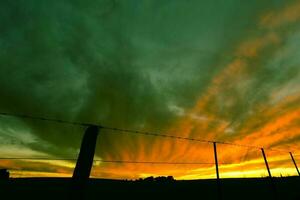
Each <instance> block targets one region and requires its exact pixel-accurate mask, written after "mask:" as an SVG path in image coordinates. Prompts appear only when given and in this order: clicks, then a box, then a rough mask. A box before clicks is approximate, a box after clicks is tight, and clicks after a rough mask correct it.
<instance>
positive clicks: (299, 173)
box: [290, 152, 300, 176]
mask: <svg viewBox="0 0 300 200" xmlns="http://www.w3.org/2000/svg"><path fill="white" fill-rule="evenodd" d="M290 156H291V158H292V161H293V163H294V165H295V168H296V170H297V172H298V175H299V176H300V172H299V169H298V167H297V164H296V161H295V159H294V156H293V154H292V152H290Z"/></svg>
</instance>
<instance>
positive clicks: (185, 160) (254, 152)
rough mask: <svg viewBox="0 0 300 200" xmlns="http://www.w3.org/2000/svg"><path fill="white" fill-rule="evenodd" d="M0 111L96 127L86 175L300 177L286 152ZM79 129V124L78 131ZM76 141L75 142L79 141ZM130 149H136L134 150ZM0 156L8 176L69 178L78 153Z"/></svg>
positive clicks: (294, 158) (0, 165) (294, 159)
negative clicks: (114, 137) (114, 140)
mask: <svg viewBox="0 0 300 200" xmlns="http://www.w3.org/2000/svg"><path fill="white" fill-rule="evenodd" d="M1 115H5V116H14V117H21V118H29V119H33V120H41V121H52V122H57V123H61V124H71V125H72V126H73V125H76V126H78V125H79V126H80V127H82V126H83V127H86V126H91V125H92V126H97V127H99V128H100V137H99V138H98V139H97V149H96V152H97V153H96V155H95V157H94V160H93V166H92V170H91V177H97V178H117V179H137V178H140V177H147V176H167V175H171V176H174V177H175V178H177V179H214V178H217V179H218V180H219V179H221V178H248V177H268V176H269V177H271V176H273V177H274V176H275V177H282V176H298V175H300V174H299V171H298V168H297V161H299V160H300V156H299V155H298V154H296V153H294V154H293V152H289V151H282V150H277V149H271V148H261V147H256V146H249V145H242V144H235V143H230V142H224V141H208V140H203V139H198V138H188V137H182V136H178V135H168V134H160V133H151V132H143V131H135V130H126V129H119V128H113V127H105V126H100V125H93V124H89V123H78V122H67V121H62V120H55V119H47V118H37V117H31V116H25V115H12V114H8V113H1ZM82 130H83V129H82V128H80V129H79V130H77V131H82ZM82 132H83V131H82ZM112 134H120V137H118V138H121V140H120V141H119V142H118V145H119V146H113V145H116V143H111V145H112V146H110V147H109V148H105V147H107V146H109V145H110V144H109V143H110V142H111V141H110V140H111V138H110V135H112ZM145 137H148V138H147V141H150V142H149V146H145V144H143V145H141V144H140V141H141V138H145ZM77 138H78V139H79V138H80V137H77ZM124 138H127V139H124ZM128 138H129V139H128ZM128 141H131V142H128ZM75 143H76V144H78V145H79V144H80V141H77V142H75ZM151 148H152V149H151ZM77 149H79V146H77ZM107 149H115V151H114V152H107ZM134 149H136V150H139V151H138V152H137V151H133V150H134ZM132 152H136V153H132ZM0 154H1V152H0ZM99 155H100V156H99ZM1 156H2V157H1V158H0V168H7V169H9V170H10V171H11V175H12V177H24V176H25V177H26V176H51V177H53V176H56V177H71V176H72V174H73V170H74V168H75V165H76V160H77V156H78V154H70V155H69V157H59V158H57V157H55V158H53V157H49V156H47V157H46V156H41V155H40V156H36V157H9V156H7V155H1ZM158 158H159V159H158ZM133 172H134V173H133Z"/></svg>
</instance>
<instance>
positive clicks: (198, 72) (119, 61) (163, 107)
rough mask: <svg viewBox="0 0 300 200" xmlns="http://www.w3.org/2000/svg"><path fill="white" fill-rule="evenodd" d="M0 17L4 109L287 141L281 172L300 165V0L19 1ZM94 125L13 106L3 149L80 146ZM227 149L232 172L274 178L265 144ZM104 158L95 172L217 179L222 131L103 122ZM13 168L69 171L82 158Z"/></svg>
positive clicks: (10, 164)
mask: <svg viewBox="0 0 300 200" xmlns="http://www.w3.org/2000/svg"><path fill="white" fill-rule="evenodd" d="M0 26H1V28H0V93H1V98H0V111H1V112H8V113H18V114H27V115H31V116H39V117H48V118H55V119H62V120H68V121H79V122H91V123H97V124H103V125H106V126H111V127H118V128H126V129H133V130H141V131H150V132H155V133H163V134H169V135H175V136H180V137H190V138H198V139H204V140H216V141H226V142H230V143H236V144H243V145H253V146H257V147H264V148H273V149H277V150H279V149H280V151H275V150H274V151H273V150H272V151H271V150H269V151H267V157H268V159H269V162H270V165H271V169H272V173H273V174H277V175H282V174H283V175H294V174H295V173H296V171H295V168H294V167H293V164H292V162H291V160H290V157H289V155H288V152H289V151H292V152H293V153H294V154H295V158H296V160H297V159H298V160H299V163H300V156H298V155H300V146H299V144H300V118H299V116H300V49H299V46H300V1H296V0H269V1H258V0H257V1H242V0H228V1H221V0H213V1H211V0H207V1H206V0H201V1H198V0H186V1H181V0H173V1H169V0H125V1H121V0H97V1H95V0H93V1H92V0H73V1H67V0H61V1H47V0H43V1H34V0H26V1H25V0H16V1H8V0H6V1H1V2H0ZM84 130H85V127H80V126H73V125H67V124H55V123H52V122H41V121H35V120H28V119H21V118H14V117H3V116H2V117H0V156H1V157H23V158H28V157H51V158H76V156H77V154H78V151H79V146H80V142H81V141H80V140H81V138H82V135H83V133H84ZM217 149H218V154H219V162H220V164H221V166H220V173H221V177H241V176H242V177H246V176H247V177H248V176H258V177H261V176H266V174H267V172H266V170H265V166H264V163H263V160H262V157H261V152H260V149H249V148H245V147H239V146H232V145H225V144H218V146H217ZM297 154H298V155H297ZM95 158H96V159H97V161H95V163H94V164H95V165H94V167H93V169H92V176H93V177H100V178H117V179H120V178H121V179H123V178H128V179H135V178H139V177H146V176H150V175H153V176H159V175H173V176H174V177H175V178H177V179H197V178H203V177H204V178H212V177H215V169H214V164H213V162H214V157H213V146H212V144H211V143H201V142H193V141H183V140H174V139H165V138H158V137H151V136H142V135H132V134H126V133H120V132H113V131H108V130H100V134H99V138H98V141H97V149H96V155H95ZM101 160H131V161H159V162H201V163H206V164H203V165H192V164H191V165H149V164H124V163H104V162H101ZM0 167H5V168H8V169H9V170H10V171H11V172H12V175H13V176H15V177H23V176H70V175H71V174H72V171H73V167H74V162H71V161H41V160H40V161H37V160H35V161H33V160H0Z"/></svg>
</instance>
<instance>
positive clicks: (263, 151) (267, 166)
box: [261, 148, 272, 178]
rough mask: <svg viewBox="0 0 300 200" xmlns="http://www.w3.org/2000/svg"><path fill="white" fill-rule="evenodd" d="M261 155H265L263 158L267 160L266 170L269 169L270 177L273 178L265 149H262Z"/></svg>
mask: <svg viewBox="0 0 300 200" xmlns="http://www.w3.org/2000/svg"><path fill="white" fill-rule="evenodd" d="M261 153H262V155H263V157H264V160H265V164H266V168H267V170H268V174H269V177H270V178H272V174H271V171H270V167H269V164H268V160H267V157H266V154H265V150H264V148H261Z"/></svg>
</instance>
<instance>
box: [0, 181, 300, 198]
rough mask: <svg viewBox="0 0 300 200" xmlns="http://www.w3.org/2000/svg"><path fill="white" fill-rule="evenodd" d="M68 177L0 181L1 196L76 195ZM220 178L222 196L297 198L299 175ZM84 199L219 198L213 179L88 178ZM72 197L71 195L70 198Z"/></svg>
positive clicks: (64, 196)
mask: <svg viewBox="0 0 300 200" xmlns="http://www.w3.org/2000/svg"><path fill="white" fill-rule="evenodd" d="M71 183H72V182H71V179H67V178H18V179H9V180H8V181H1V182H0V192H1V196H0V199H1V200H2V199H9V200H15V199H22V200H23V199H43V200H47V199H52V200H58V199H74V200H75V199H76V200H77V199H78V197H79V196H80V195H79V190H78V189H74V186H72V184H71ZM273 183H274V184H275V188H276V189H275V190H274V188H272V187H271V185H270V180H269V179H267V178H251V179H250V178H247V179H246V178H241V179H221V184H222V194H223V195H222V196H223V198H222V199H223V200H227V199H230V200H232V199H242V200H246V199H255V200H257V199H278V200H286V199H287V200H289V199H293V200H300V187H299V186H300V178H299V177H285V178H275V179H273ZM84 195H85V198H84V199H91V200H92V199H115V198H118V199H121V198H122V199H149V198H151V199H160V198H164V199H179V198H180V199H218V190H217V183H216V180H192V181H169V182H168V181H167V182H134V181H118V180H105V179H90V180H89V182H88V183H87V185H86V188H85V191H84ZM70 197H71V198H70Z"/></svg>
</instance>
